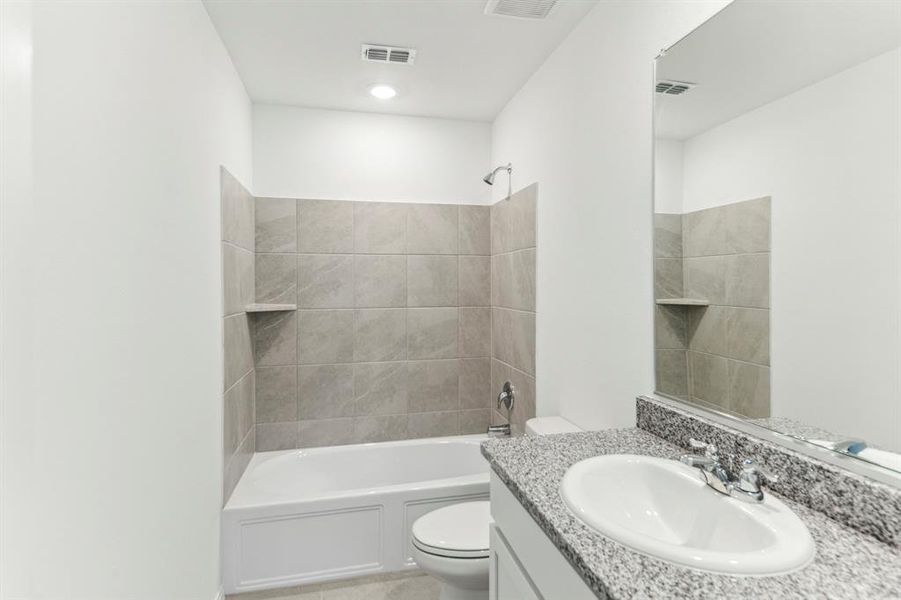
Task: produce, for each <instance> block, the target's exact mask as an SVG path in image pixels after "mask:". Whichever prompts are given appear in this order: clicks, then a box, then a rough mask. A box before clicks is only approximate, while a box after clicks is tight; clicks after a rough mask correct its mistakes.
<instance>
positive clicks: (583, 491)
mask: <svg viewBox="0 0 901 600" xmlns="http://www.w3.org/2000/svg"><path fill="white" fill-rule="evenodd" d="M560 495H561V496H562V497H563V501H564V502H565V503H566V506H567V507H568V508H569V509H570V510H571V511H572V512H573V513H574V514H575V516H576V517H577V518H578V519H579V520H581V521H582V522H583V523H585V524H586V525H588V526H589V527H591V528H592V529H594V530H596V531H598V532H599V533H601V534H603V535H605V536H607V537H609V538H611V539H613V540H615V541H617V542H619V543H621V544H623V545H625V546H628V547H630V548H632V549H634V550H637V551H639V552H642V553H644V554H648V555H651V556H653V557H655V558H660V559H663V560H667V561H670V562H673V563H676V564H679V565H684V566H687V567H694V568H696V569H703V570H707V571H715V572H718V573H728V574H732V575H779V574H784V573H787V572H789V571H794V570H796V569H799V568H801V567H803V566H805V565H806V564H807V563H809V562H810V560H811V559H812V558H813V555H814V552H815V547H814V543H813V538H811V537H810V532H809V531H808V530H807V527H806V526H805V525H804V523H802V522H801V520H800V519H799V518H798V517H797V515H795V514H794V513H793V512H792V511H791V510H790V509H789V508H788V507H787V506H786V505H785V504H784V503H783V502H781V501H780V500H778V499H777V498H774V497H773V496H771V495H767V496H766V497H765V498H764V501H763V502H761V503H759V504H753V503H747V502H742V501H740V500H737V499H735V498H730V497H729V496H726V495H724V494H721V493H719V492H717V491H715V490H713V489H712V488H710V487H708V486H707V484H706V483H704V481H702V480H701V475H700V473H699V472H698V470H697V469H695V468H692V467H689V466H687V465H684V464H682V463H679V462H677V461H674V460H666V459H662V458H653V457H650V456H635V455H629V454H614V455H607V456H597V457H594V458H589V459H587V460H583V461H581V462H578V463H576V464H574V465H573V466H572V467H570V468H569V470H568V471H567V472H566V474H565V475H564V477H563V481H562V483H561V485H560Z"/></svg>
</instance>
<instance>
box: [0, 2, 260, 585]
mask: <svg viewBox="0 0 901 600" xmlns="http://www.w3.org/2000/svg"><path fill="white" fill-rule="evenodd" d="M5 38H6V36H5V29H4V48H5V47H6V41H7V40H6V39H5ZM33 44H34V63H33V103H32V104H31V109H32V110H33V166H34V200H33V204H32V205H31V206H30V211H31V215H30V216H31V217H33V220H34V223H35V226H34V227H33V228H30V229H29V228H28V217H29V215H23V214H18V215H17V216H18V217H19V220H17V221H15V222H12V223H7V222H4V224H3V226H4V229H3V232H4V234H5V233H6V232H7V231H9V230H10V229H17V228H18V229H21V230H23V233H22V234H21V235H20V237H13V238H6V236H5V235H4V238H5V239H4V242H3V259H4V263H3V266H4V268H5V269H6V268H8V267H10V266H11V267H12V268H13V269H14V270H15V269H17V268H22V267H23V265H27V266H26V269H27V270H31V271H32V272H33V273H34V277H33V281H32V286H31V289H30V290H29V289H27V288H25V289H9V288H8V286H7V285H6V281H5V282H4V286H3V287H4V289H3V291H4V296H3V306H2V308H3V319H4V321H7V319H9V320H12V321H16V320H18V319H19V318H20V315H19V314H18V313H15V312H11V307H13V308H15V307H19V306H23V305H26V304H28V303H30V304H31V308H32V311H33V313H32V314H33V324H32V326H31V327H30V331H22V329H21V328H14V329H13V330H10V329H8V328H7V327H5V326H4V328H3V331H2V336H3V339H2V342H3V359H4V360H3V365H4V368H7V367H9V366H10V365H11V364H13V363H11V361H10V360H9V359H10V357H13V358H17V359H18V366H19V367H20V368H22V369H23V372H24V373H27V374H29V375H30V376H31V379H30V381H28V382H27V385H23V384H22V382H21V380H19V381H18V385H16V386H15V387H12V386H8V385H6V384H5V385H4V388H3V391H4V398H3V403H4V420H3V428H4V430H3V433H4V438H6V434H7V433H9V432H10V430H12V431H13V432H15V435H16V438H15V440H14V441H15V442H16V444H17V446H16V447H14V448H12V456H4V466H7V465H9V464H13V465H15V468H13V469H11V470H10V471H6V472H5V473H4V484H5V483H7V482H8V481H9V480H8V479H7V478H6V476H7V475H9V474H15V473H16V470H17V469H19V468H21V466H22V465H29V467H30V468H31V469H33V473H34V477H33V483H34V487H33V489H30V490H29V489H21V488H19V489H4V492H3V493H4V500H5V501H7V500H11V501H12V502H13V503H15V504H14V505H15V506H19V507H21V506H23V505H24V506H28V507H29V509H30V510H28V511H27V512H26V513H24V514H23V513H19V514H16V515H14V518H15V521H16V524H17V526H18V528H17V529H15V530H13V531H12V533H13V534H14V535H15V534H16V533H26V534H27V536H28V541H29V542H30V547H28V546H18V547H16V552H17V553H18V555H17V556H16V557H15V558H16V559H17V560H18V561H19V562H18V563H15V564H14V565H13V566H12V567H9V565H10V563H9V562H8V560H11V559H10V558H9V557H4V572H3V575H4V581H3V584H4V594H7V593H9V594H11V596H12V597H18V598H90V599H91V600H104V599H124V598H128V599H148V600H150V599H153V600H159V599H161V598H167V599H172V600H187V599H190V600H193V599H197V600H212V599H213V598H214V597H215V595H216V594H217V593H218V590H219V585H220V574H219V515H220V506H221V504H220V502H221V490H222V482H221V478H222V474H221V473H222V464H221V461H222V409H221V393H222V365H221V360H222V359H221V354H222V338H221V318H220V314H221V302H222V300H221V291H220V257H219V239H220V233H219V165H220V163H223V164H225V166H226V167H227V168H228V169H229V170H231V171H232V172H233V173H235V174H236V175H237V176H238V177H239V178H240V179H241V180H242V181H244V182H246V183H248V184H249V183H250V178H251V168H252V165H251V133H250V128H251V107H250V102H249V99H248V97H247V94H246V93H245V91H244V88H243V85H242V84H241V82H240V80H239V79H238V77H237V74H236V71H235V70H234V68H233V66H232V64H231V62H230V60H229V58H228V55H227V54H226V52H225V49H224V47H223V45H222V44H221V42H220V40H219V38H218V36H217V35H216V32H215V30H214V29H213V27H212V25H211V23H210V21H209V18H208V17H207V14H206V12H205V10H204V8H203V6H202V5H201V4H200V2H167V3H162V2H127V3H123V2H40V3H34V5H33ZM6 83H7V82H6V74H5V73H4V91H7V90H6ZM6 109H7V107H6V106H4V121H5V120H6ZM25 112H27V111H22V113H25ZM22 113H20V114H19V117H22V118H25V119H27V118H28V115H27V114H22ZM3 140H4V143H6V141H7V132H4V137H3ZM4 166H6V162H5V158H4ZM6 181H7V180H6V178H5V177H4V187H3V190H4V193H5V192H6V190H7V186H6ZM6 200H7V198H4V204H6ZM4 214H5V215H6V214H8V213H6V212H5V213H4ZM23 237H25V238H27V239H22V238H23ZM22 316H24V317H25V318H27V317H28V314H27V313H25V314H24V315H22ZM32 350H33V353H32V352H31V351H32ZM11 396H12V397H11ZM11 406H13V407H15V408H14V410H15V412H14V413H13V415H14V418H15V419H16V420H15V421H14V422H10V421H8V420H7V419H6V415H7V414H8V413H9V412H10V411H7V410H5V409H8V408H10V407H11ZM22 406H27V407H28V410H27V411H23V410H21V408H20V407H22ZM7 450H10V448H9V447H8V446H7V442H6V441H4V451H7ZM29 459H30V460H29ZM6 487H7V486H6V485H4V488H6ZM4 510H7V509H6V508H4ZM4 517H6V518H9V515H8V514H5V513H4ZM6 534H7V531H4V537H5V536H6ZM6 542H7V540H6V539H4V544H5V543H6ZM4 547H5V548H6V546H4ZM24 566H28V567H30V569H31V570H30V571H24V572H23V571H22V570H21V569H22V568H23V567H24ZM7 577H9V578H7ZM4 597H9V596H4Z"/></svg>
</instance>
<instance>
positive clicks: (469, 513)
mask: <svg viewBox="0 0 901 600" xmlns="http://www.w3.org/2000/svg"><path fill="white" fill-rule="evenodd" d="M490 521H491V513H490V509H489V503H488V501H481V502H463V503H461V504H453V505H451V506H445V507H444V508H439V509H438V510H434V511H432V512H430V513H428V514H425V515H423V516H421V517H419V518H418V519H417V520H416V522H415V523H413V559H414V560H415V561H416V564H418V565H419V567H420V568H421V569H422V570H423V571H425V572H426V573H428V574H429V575H432V576H433V577H435V578H436V579H438V580H439V581H440V582H441V600H487V598H488V561H489V558H488V523H489V522H490Z"/></svg>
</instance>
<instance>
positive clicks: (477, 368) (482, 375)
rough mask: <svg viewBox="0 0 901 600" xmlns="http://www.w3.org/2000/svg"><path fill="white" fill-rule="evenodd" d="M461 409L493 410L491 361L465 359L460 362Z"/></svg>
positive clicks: (488, 359) (485, 359)
mask: <svg viewBox="0 0 901 600" xmlns="http://www.w3.org/2000/svg"><path fill="white" fill-rule="evenodd" d="M459 369H460V378H459V379H460V390H459V396H460V408H461V409H475V408H492V407H493V406H494V398H493V396H492V395H491V359H490V358H464V359H462V360H461V361H460V364H459Z"/></svg>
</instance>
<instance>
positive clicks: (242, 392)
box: [222, 371, 254, 461]
mask: <svg viewBox="0 0 901 600" xmlns="http://www.w3.org/2000/svg"><path fill="white" fill-rule="evenodd" d="M223 402H224V406H223V421H224V425H223V433H224V435H223V448H222V450H223V456H224V457H225V460H226V461H228V460H229V459H230V458H231V456H232V455H233V454H234V453H235V452H237V451H238V447H239V445H240V444H241V442H242V441H243V440H244V438H245V437H247V434H248V433H249V432H250V430H251V429H253V420H254V372H253V371H249V372H248V373H247V375H245V376H244V377H243V378H241V379H240V380H239V381H238V382H237V383H236V384H235V385H233V386H232V387H231V388H230V389H229V390H228V391H226V392H225V396H224V397H223Z"/></svg>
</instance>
